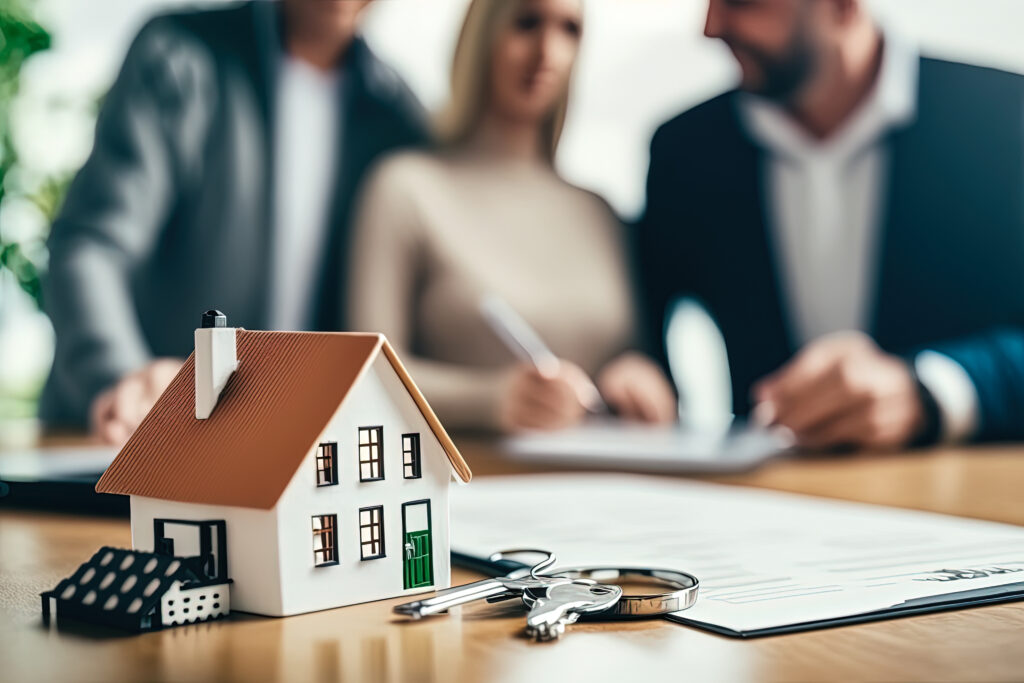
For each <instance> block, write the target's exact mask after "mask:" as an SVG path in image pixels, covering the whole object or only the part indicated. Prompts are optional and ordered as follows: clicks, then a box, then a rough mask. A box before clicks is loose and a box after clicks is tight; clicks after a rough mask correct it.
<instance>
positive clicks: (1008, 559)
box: [451, 474, 1024, 635]
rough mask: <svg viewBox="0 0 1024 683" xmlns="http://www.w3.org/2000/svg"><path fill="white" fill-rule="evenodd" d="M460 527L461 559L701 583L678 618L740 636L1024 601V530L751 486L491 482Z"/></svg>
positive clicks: (635, 479) (601, 479)
mask: <svg viewBox="0 0 1024 683" xmlns="http://www.w3.org/2000/svg"><path fill="white" fill-rule="evenodd" d="M451 519H452V549H453V551H454V552H461V553H465V554H468V555H473V556H477V557H486V556H487V555H489V554H490V553H492V552H494V551H496V550H500V549H503V548H515V547H534V548H547V549H550V550H552V551H553V552H555V554H556V555H557V556H558V560H559V562H558V564H559V565H560V566H569V565H578V564H597V565H620V566H649V567H662V568H667V569H680V570H683V571H687V572H690V573H691V574H694V575H696V576H697V577H698V579H699V580H700V582H701V588H700V593H699V597H698V599H697V604H696V605H694V606H693V607H692V608H690V609H689V610H686V611H684V612H679V613H677V614H675V615H673V616H672V618H673V619H675V620H678V621H681V622H683V623H689V624H693V625H697V626H702V627H708V628H712V629H713V630H717V631H721V632H726V633H730V634H736V635H757V634H758V633H759V632H761V633H763V632H766V631H769V632H770V631H771V630H775V629H780V628H787V627H790V628H797V627H799V626H800V625H809V624H815V623H820V622H828V621H834V620H837V619H842V618H846V617H852V616H855V615H863V614H867V613H871V612H877V611H880V610H891V609H893V608H899V607H902V608H903V609H906V608H907V606H908V604H909V605H914V604H915V603H916V602H917V601H921V600H923V599H924V600H927V599H932V598H935V597H936V596H943V595H946V596H950V599H957V600H959V599H960V598H959V597H956V596H951V594H954V593H960V592H963V591H974V590H976V589H995V592H1001V593H1003V594H1004V597H1006V594H1010V593H1012V592H1014V591H1021V592H1024V528H1021V527H1016V526H1011V525H1006V524H996V523H992V522H983V521H977V520H970V519H963V518H959V517H950V516H946V515H938V514H932V513H925V512H916V511H911V510H901V509H895V508H887V507H880V506H874V505H864V504H859V503H846V502H839V501H833V500H826V499H820V498H813V497H809V496H799V495H794V494H787V493H778V492H773V491H764V490H759V489H752V488H745V487H733V486H724V485H716V484H706V483H699V482H687V481H673V480H668V479H663V478H657V477H644V476H637V475H611V474H576V475H572V474H569V475H565V474H558V475H529V476H515V477H486V478H481V479H477V480H475V481H473V483H472V484H471V485H469V486H460V487H457V488H456V489H454V490H453V492H452V507H451ZM1013 584H1017V586H1015V587H1012V588H1010V587H1011V586H1012V585H1013ZM1001 586H1002V587H1008V588H1005V589H1002V590H999V589H998V587H1001ZM1022 597H1024V596H1022Z"/></svg>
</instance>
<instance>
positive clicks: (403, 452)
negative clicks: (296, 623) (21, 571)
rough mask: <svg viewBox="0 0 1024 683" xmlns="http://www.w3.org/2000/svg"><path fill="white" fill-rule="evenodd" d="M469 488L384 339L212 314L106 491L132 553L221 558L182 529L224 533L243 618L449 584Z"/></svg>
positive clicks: (105, 482)
mask: <svg viewBox="0 0 1024 683" xmlns="http://www.w3.org/2000/svg"><path fill="white" fill-rule="evenodd" d="M470 476H471V475H470V471H469V468H468V467H467V466H466V463H465V462H464V461H463V459H462V457H461V456H460V455H459V452H458V451H457V450H456V448H455V446H454V444H453V443H452V441H451V439H450V438H449V437H448V434H447V433H446V432H445V430H444V428H443V427H442V426H441V424H440V422H438V420H437V417H436V416H435V415H434V413H433V411H432V410H431V409H430V406H428V405H427V402H426V400H425V399H424V398H423V395H422V394H421V393H420V392H419V390H418V389H417V388H416V385H415V384H414V383H413V381H412V379H411V378H410V377H409V374H408V373H407V372H406V370H405V368H404V367H403V366H402V363H401V361H399V359H398V357H397V356H396V355H395V352H394V350H393V349H392V348H391V346H390V345H389V344H388V342H387V340H385V339H384V337H383V336H381V335H377V334H348V333H306V332H258V331H248V330H244V329H234V328H230V327H227V321H226V319H225V317H224V316H223V314H220V313H218V312H216V311H209V312H207V314H205V315H204V316H203V326H202V328H201V329H198V330H196V332H195V353H193V354H192V356H191V357H190V358H189V359H188V360H187V361H186V362H185V364H184V366H183V368H182V370H181V372H179V373H178V375H177V377H175V379H174V380H173V381H172V383H171V385H170V386H169V387H168V388H167V390H166V391H165V392H164V393H163V395H162V396H161V397H160V399H159V401H158V402H157V404H156V405H155V406H154V407H153V409H152V410H151V411H150V413H149V414H148V415H147V416H146V418H145V419H144V420H143V422H142V424H141V425H140V426H139V428H138V429H137V430H136V432H135V433H134V434H133V435H132V437H131V439H130V440H129V441H128V443H127V444H125V446H124V448H123V449H122V451H121V452H120V454H119V455H118V456H117V458H116V459H115V460H114V462H113V464H111V466H110V468H109V469H108V470H107V471H106V473H105V474H104V475H103V478H102V479H101V480H100V482H99V483H98V484H97V486H96V490H97V491H100V492H103V493H117V494H125V495H128V496H130V498H131V525H132V544H133V545H134V547H135V548H137V549H154V550H155V551H156V552H157V553H163V555H164V556H175V557H179V556H181V557H188V556H196V557H206V558H209V557H210V555H211V553H210V552H203V550H204V548H208V547H210V544H209V543H205V544H204V545H203V547H193V546H195V541H194V539H191V537H188V536H187V535H185V534H171V533H169V532H168V531H167V529H168V528H169V525H171V524H178V525H184V524H188V523H209V522H211V521H216V522H217V523H218V526H217V527H216V528H217V529H218V530H219V531H220V535H219V536H218V539H219V541H220V542H221V543H222V545H221V546H219V547H220V548H221V550H220V552H221V553H222V554H223V556H221V557H217V558H215V559H216V560H217V562H216V563H215V564H216V566H218V567H222V568H224V569H223V574H222V576H223V578H226V577H227V576H228V574H227V569H226V567H230V579H231V607H232V608H233V609H236V610H240V611H244V612H254V613H257V614H265V615H271V616H284V615H289V614H298V613H301V612H309V611H313V610H321V609H326V608H330V607H339V606H342V605H349V604H352V603H357V602H366V601H369V600H378V599H381V598H389V597H394V596H399V595H405V594H412V593H419V592H423V591H428V590H434V589H438V588H443V587H447V586H448V585H449V583H450V560H449V538H448V486H449V484H450V482H451V481H452V479H453V477H457V478H458V479H460V480H461V481H464V482H466V481H469V478H470ZM161 529H163V530H161ZM200 541H201V539H200ZM213 545H214V546H217V544H216V543H214V544H213ZM101 553H102V551H101ZM214 554H215V553H214ZM141 557H142V556H141V555H140V560H139V561H141ZM115 559H116V558H115ZM94 560H95V558H94ZM101 560H102V558H101ZM111 561H112V562H113V561H114V560H111ZM168 566H169V565H168ZM215 576H221V574H220V573H219V570H218V573H215ZM186 578H187V577H186ZM201 578H202V577H199V576H197V579H201ZM117 580H118V579H117V578H116V577H115V579H113V581H114V582H116V581H117ZM189 585H190V584H189V582H188V581H187V580H180V586H178V588H177V589H175V590H177V591H179V592H184V591H187V590H188V589H189V588H188V587H189ZM197 585H198V584H197ZM59 588H60V587H59V586H58V589H57V590H59ZM76 590H77V589H76ZM168 590H170V588H169V589H168ZM208 599H209V598H207V599H206V600H208ZM147 604H148V603H147ZM154 604H155V603H154ZM179 604H180V603H179ZM168 607H169V606H167V605H163V604H161V605H160V608H159V609H160V612H161V613H162V614H168V613H167V612H166V611H164V610H167V609H168ZM174 616H180V615H179V613H178V612H177V611H175V615H174ZM164 623H167V622H166V621H165V622H164Z"/></svg>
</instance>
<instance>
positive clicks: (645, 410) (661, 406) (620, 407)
mask: <svg viewBox="0 0 1024 683" xmlns="http://www.w3.org/2000/svg"><path fill="white" fill-rule="evenodd" d="M597 388H598V389H600V391H601V395H602V396H603V397H604V400H605V402H606V403H607V404H608V405H609V407H611V408H612V410H614V411H615V412H616V413H617V414H618V415H619V416H620V417H623V418H625V419H627V420H639V421H641V422H652V423H656V424H667V423H669V422H674V421H675V420H677V419H678V418H679V408H678V402H677V401H676V395H675V392H674V391H673V390H672V385H671V384H670V383H669V381H668V378H667V377H665V374H664V373H663V372H662V371H661V368H659V367H658V366H657V365H655V363H654V362H653V361H652V360H651V359H649V358H648V357H647V356H644V355H643V354H640V353H635V352H630V353H624V354H622V355H621V356H619V357H618V358H616V359H615V360H613V361H612V362H610V363H608V365H606V366H604V368H603V369H602V370H601V372H600V373H599V374H598V376H597Z"/></svg>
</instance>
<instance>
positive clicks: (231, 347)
mask: <svg viewBox="0 0 1024 683" xmlns="http://www.w3.org/2000/svg"><path fill="white" fill-rule="evenodd" d="M195 366H196V418H197V419H199V420H205V419H206V418H208V417H210V414H211V413H213V408H214V406H216V405H217V399H218V398H219V397H220V392H221V391H223V390H224V385H225V384H227V383H228V377H230V376H231V373H232V372H234V371H235V369H236V368H238V356H237V354H236V351H235V328H233V327H228V318H227V316H226V315H224V314H223V313H221V312H220V311H207V312H206V313H203V325H202V327H200V328H199V329H198V330H196V353H195Z"/></svg>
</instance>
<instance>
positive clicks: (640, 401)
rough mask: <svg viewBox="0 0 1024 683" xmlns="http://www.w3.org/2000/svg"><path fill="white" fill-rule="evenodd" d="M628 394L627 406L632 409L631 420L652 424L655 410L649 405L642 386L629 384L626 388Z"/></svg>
mask: <svg viewBox="0 0 1024 683" xmlns="http://www.w3.org/2000/svg"><path fill="white" fill-rule="evenodd" d="M626 391H627V392H628V393H629V404H630V406H631V408H632V415H633V419H636V420H640V421H642V422H653V421H654V420H655V418H656V415H657V408H655V407H654V406H652V405H651V402H650V399H649V398H648V397H647V395H646V392H645V391H644V387H643V385H642V384H640V383H638V382H630V383H629V384H628V385H627V386H626Z"/></svg>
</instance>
